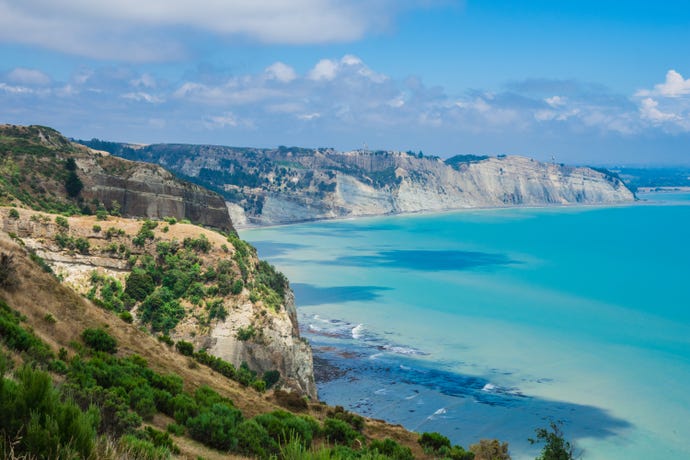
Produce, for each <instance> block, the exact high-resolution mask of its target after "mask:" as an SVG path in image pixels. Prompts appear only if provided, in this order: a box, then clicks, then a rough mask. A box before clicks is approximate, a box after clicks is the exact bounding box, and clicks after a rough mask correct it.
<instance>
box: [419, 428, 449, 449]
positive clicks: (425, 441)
mask: <svg viewBox="0 0 690 460" xmlns="http://www.w3.org/2000/svg"><path fill="white" fill-rule="evenodd" d="M418 442H419V445H421V446H422V447H423V448H424V449H430V450H433V451H437V450H439V449H441V448H442V447H447V448H449V449H450V439H448V438H447V437H445V436H443V435H442V434H441V433H437V432H433V433H422V435H421V436H420V437H419V441H418Z"/></svg>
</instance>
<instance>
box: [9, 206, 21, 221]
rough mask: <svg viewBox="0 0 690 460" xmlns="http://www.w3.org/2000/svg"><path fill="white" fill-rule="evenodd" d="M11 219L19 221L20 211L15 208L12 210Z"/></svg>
mask: <svg viewBox="0 0 690 460" xmlns="http://www.w3.org/2000/svg"><path fill="white" fill-rule="evenodd" d="M9 217H10V219H19V211H17V210H16V209H14V208H12V209H10V214H9Z"/></svg>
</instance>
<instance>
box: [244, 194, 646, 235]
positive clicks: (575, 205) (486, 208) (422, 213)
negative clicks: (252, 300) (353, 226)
mask: <svg viewBox="0 0 690 460" xmlns="http://www.w3.org/2000/svg"><path fill="white" fill-rule="evenodd" d="M649 193H654V192H649ZM646 204H656V203H653V202H645V201H644V200H640V199H639V198H637V197H636V199H635V200H632V201H620V202H612V203H568V204H548V203H544V204H539V205H532V204H528V205H527V204H526V205H507V206H476V207H470V206H467V207H462V208H446V209H434V210H431V209H429V210H420V211H405V212H393V213H386V214H359V215H355V216H338V217H328V218H314V219H304V220H300V221H295V222H286V223H276V224H268V225H235V229H236V230H238V231H240V230H249V231H251V230H262V229H272V228H281V227H289V226H294V225H303V224H314V223H320V222H324V223H327V222H342V221H345V222H347V221H355V220H359V219H373V218H377V217H393V218H395V217H413V216H423V217H426V216H429V217H433V216H437V215H445V214H453V213H463V212H474V211H501V210H506V211H507V210H517V209H526V210H529V209H537V210H538V209H580V208H582V209H598V208H601V209H608V208H618V207H628V206H636V205H646Z"/></svg>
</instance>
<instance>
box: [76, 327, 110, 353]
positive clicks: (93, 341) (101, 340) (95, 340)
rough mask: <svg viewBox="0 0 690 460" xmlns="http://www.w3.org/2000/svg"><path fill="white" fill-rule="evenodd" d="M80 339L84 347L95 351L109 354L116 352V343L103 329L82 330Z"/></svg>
mask: <svg viewBox="0 0 690 460" xmlns="http://www.w3.org/2000/svg"><path fill="white" fill-rule="evenodd" d="M81 338H82V340H84V343H85V344H86V346H88V347H90V348H92V349H94V350H96V351H104V352H106V353H111V354H112V353H115V352H117V342H116V341H115V339H114V338H113V337H111V336H110V334H108V333H107V332H105V331H104V330H103V329H84V332H82V334H81Z"/></svg>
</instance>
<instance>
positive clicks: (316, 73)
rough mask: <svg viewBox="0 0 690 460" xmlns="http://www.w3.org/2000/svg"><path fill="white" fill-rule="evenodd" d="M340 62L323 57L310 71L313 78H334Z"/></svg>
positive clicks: (317, 79)
mask: <svg viewBox="0 0 690 460" xmlns="http://www.w3.org/2000/svg"><path fill="white" fill-rule="evenodd" d="M338 68H339V66H338V63H337V62H335V61H332V60H330V59H321V60H320V61H319V62H317V63H316V65H315V66H314V68H312V69H311V70H310V71H309V78H310V79H312V80H316V81H319V80H326V81H328V80H333V79H334V78H335V76H336V74H337V73H338Z"/></svg>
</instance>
